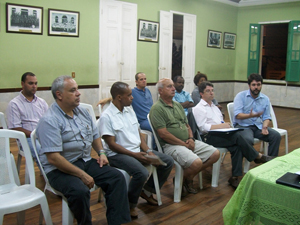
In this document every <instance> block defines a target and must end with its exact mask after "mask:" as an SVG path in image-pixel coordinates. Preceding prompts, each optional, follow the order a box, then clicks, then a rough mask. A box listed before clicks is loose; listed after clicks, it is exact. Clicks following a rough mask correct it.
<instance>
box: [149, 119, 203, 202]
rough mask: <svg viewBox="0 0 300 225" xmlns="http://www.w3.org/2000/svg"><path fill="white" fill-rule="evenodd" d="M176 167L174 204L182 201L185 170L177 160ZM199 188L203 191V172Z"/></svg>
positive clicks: (156, 141) (158, 145)
mask: <svg viewBox="0 0 300 225" xmlns="http://www.w3.org/2000/svg"><path fill="white" fill-rule="evenodd" d="M147 118H148V120H149V124H150V127H151V129H152V130H153V135H154V139H155V143H156V146H157V149H158V151H159V152H161V153H163V150H162V147H161V146H160V143H159V141H158V138H157V136H156V133H155V131H154V129H153V126H152V123H151V120H150V118H149V114H148V115H147ZM174 165H175V182H174V202H180V201H181V191H182V181H183V169H182V167H181V166H180V165H179V163H178V162H176V160H174ZM199 186H200V189H203V185H202V173H201V172H200V173H199Z"/></svg>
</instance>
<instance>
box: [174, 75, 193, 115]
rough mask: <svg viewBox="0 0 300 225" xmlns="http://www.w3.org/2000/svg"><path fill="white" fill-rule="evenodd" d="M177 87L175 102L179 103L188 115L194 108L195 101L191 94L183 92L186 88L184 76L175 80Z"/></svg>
mask: <svg viewBox="0 0 300 225" xmlns="http://www.w3.org/2000/svg"><path fill="white" fill-rule="evenodd" d="M173 82H174V86H175V89H176V91H175V96H174V97H173V101H176V102H179V103H180V104H181V105H182V107H183V108H184V112H185V115H187V114H188V108H190V107H193V106H194V101H193V99H192V98H191V96H190V93H188V92H186V91H184V90H183V88H184V79H183V77H182V76H176V77H174V78H173Z"/></svg>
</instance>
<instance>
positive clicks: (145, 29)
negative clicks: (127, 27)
mask: <svg viewBox="0 0 300 225" xmlns="http://www.w3.org/2000/svg"><path fill="white" fill-rule="evenodd" d="M158 31H159V23H158V22H154V21H148V20H141V19H139V29H138V38H137V39H138V41H149V42H156V43H157V42H158Z"/></svg>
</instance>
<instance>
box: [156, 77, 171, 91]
mask: <svg viewBox="0 0 300 225" xmlns="http://www.w3.org/2000/svg"><path fill="white" fill-rule="evenodd" d="M165 80H171V79H169V78H162V79H160V80H159V81H158V82H157V84H156V85H155V87H156V90H157V91H159V89H160V88H163V87H164V84H163V82H164V81H165Z"/></svg>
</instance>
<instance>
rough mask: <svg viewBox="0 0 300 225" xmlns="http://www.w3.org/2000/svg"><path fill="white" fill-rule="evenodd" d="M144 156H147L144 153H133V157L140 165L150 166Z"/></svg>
mask: <svg viewBox="0 0 300 225" xmlns="http://www.w3.org/2000/svg"><path fill="white" fill-rule="evenodd" d="M152 154H153V153H152ZM145 155H147V153H146V152H135V153H134V155H133V157H134V158H136V159H137V160H139V161H140V162H141V163H144V164H150V161H149V160H148V159H147V158H146V157H145Z"/></svg>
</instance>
